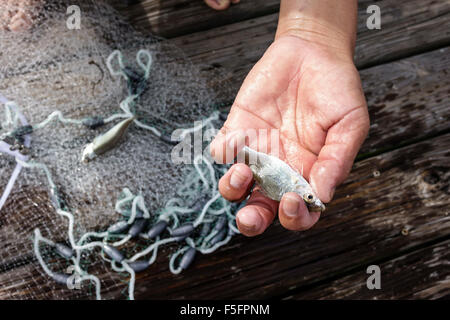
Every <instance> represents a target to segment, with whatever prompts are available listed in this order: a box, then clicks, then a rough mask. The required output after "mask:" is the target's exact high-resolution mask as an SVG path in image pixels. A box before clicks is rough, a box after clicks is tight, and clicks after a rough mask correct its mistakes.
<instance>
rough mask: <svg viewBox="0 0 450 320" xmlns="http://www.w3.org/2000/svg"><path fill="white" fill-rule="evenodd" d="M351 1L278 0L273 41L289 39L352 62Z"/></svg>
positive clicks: (353, 12) (354, 11) (353, 19)
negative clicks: (277, 13) (309, 44)
mask: <svg viewBox="0 0 450 320" xmlns="http://www.w3.org/2000/svg"><path fill="white" fill-rule="evenodd" d="M356 18H357V3H356V1H355V0H339V1H336V0H314V1H309V0H281V7H280V17H279V20H278V28H277V32H276V35H275V39H278V38H281V37H285V36H292V37H297V38H300V39H302V40H304V41H307V42H311V43H313V44H315V45H319V46H321V47H323V48H325V49H329V50H331V51H332V52H334V53H335V54H337V55H340V56H343V57H346V58H350V59H352V60H353V54H354V48H355V42H356Z"/></svg>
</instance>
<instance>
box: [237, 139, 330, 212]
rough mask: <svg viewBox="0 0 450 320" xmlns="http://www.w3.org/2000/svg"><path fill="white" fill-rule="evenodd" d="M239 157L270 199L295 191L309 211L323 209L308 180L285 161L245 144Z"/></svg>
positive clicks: (276, 198)
mask: <svg viewBox="0 0 450 320" xmlns="http://www.w3.org/2000/svg"><path fill="white" fill-rule="evenodd" d="M240 159H242V160H245V164H247V165H248V166H249V167H250V169H251V170H252V172H253V177H254V179H255V181H256V182H257V183H258V184H259V185H260V187H261V191H262V192H263V193H264V194H265V195H266V196H267V197H269V198H270V199H273V200H276V201H280V200H281V197H282V196H283V195H284V194H285V193H287V192H295V193H297V194H299V195H300V196H301V197H302V198H303V200H304V201H305V203H306V206H307V207H308V209H309V210H310V211H323V210H325V205H324V204H323V203H322V202H321V201H320V199H319V198H318V197H317V196H316V195H315V194H314V192H313V190H312V188H311V186H310V185H309V183H308V181H306V180H305V178H303V177H302V175H300V174H299V173H298V172H297V171H295V170H294V169H292V168H291V167H290V166H289V165H288V164H287V163H286V162H284V161H282V160H280V159H278V158H277V157H274V156H271V155H268V154H265V153H262V152H258V151H255V150H253V149H251V148H249V147H247V146H245V147H244V148H243V149H242V151H240V154H239V155H238V161H239V160H240Z"/></svg>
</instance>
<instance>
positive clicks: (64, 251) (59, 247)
mask: <svg viewBox="0 0 450 320" xmlns="http://www.w3.org/2000/svg"><path fill="white" fill-rule="evenodd" d="M55 251H56V253H57V254H59V255H60V256H61V257H63V258H66V259H70V258H72V257H73V250H72V248H70V247H68V246H66V245H65V244H63V243H57V244H55Z"/></svg>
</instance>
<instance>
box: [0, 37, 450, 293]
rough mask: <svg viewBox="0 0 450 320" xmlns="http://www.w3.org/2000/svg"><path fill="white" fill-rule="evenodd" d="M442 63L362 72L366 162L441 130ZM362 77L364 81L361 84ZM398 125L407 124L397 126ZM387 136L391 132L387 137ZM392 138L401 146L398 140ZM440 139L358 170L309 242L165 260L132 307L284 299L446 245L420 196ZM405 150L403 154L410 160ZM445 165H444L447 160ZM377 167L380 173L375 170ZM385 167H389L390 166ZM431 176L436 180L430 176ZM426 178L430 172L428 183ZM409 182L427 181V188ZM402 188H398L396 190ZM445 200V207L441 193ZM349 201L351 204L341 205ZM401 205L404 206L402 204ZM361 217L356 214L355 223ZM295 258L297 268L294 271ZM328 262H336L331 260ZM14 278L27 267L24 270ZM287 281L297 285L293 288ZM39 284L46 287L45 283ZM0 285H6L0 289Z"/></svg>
mask: <svg viewBox="0 0 450 320" xmlns="http://www.w3.org/2000/svg"><path fill="white" fill-rule="evenodd" d="M226 45H227V42H224V43H223V48H224V47H226ZM365 50H366V49H365ZM367 50H368V49H367ZM261 52H262V51H261ZM448 56H449V55H448V49H443V50H442V51H440V50H438V51H435V52H432V53H428V54H424V55H420V56H417V57H413V58H410V59H405V60H404V61H401V62H398V63H391V64H387V65H385V66H379V67H376V68H370V69H367V70H363V71H362V72H361V74H362V78H363V83H367V84H365V90H366V93H367V94H368V99H369V106H370V110H371V116H372V122H373V123H374V124H375V125H377V126H372V128H371V134H370V137H369V139H368V140H367V141H368V142H366V144H365V146H364V148H363V151H364V152H372V151H374V150H379V149H380V147H384V146H385V145H388V146H391V145H392V146H393V145H397V144H398V143H400V142H402V141H404V140H408V139H410V138H413V137H415V138H418V139H421V138H424V137H427V136H430V135H435V134H438V133H439V132H442V131H445V130H448V119H449V114H448V106H446V105H445V103H446V101H447V100H448V96H449V83H448V79H447V78H448V76H447V77H446V75H448ZM234 58H235V59H236V57H234ZM230 59H231V57H230ZM236 60H239V59H236ZM241 61H242V60H241ZM365 72H368V73H367V75H366V76H364V73H365ZM365 77H367V78H365ZM231 79H233V81H234V83H235V84H236V85H238V84H239V83H238V82H236V81H235V79H237V78H234V77H233V78H231ZM446 99H447V100H446ZM411 104H414V105H411ZM402 106H403V107H402ZM408 110H409V112H408ZM405 117H406V118H408V117H409V118H408V119H407V120H405V119H404V118H405ZM387 124H389V126H388V125H387ZM421 125H422V126H421ZM417 128H419V130H417ZM392 130H398V131H394V132H393V133H390V131H392ZM417 131H419V132H417ZM403 134H404V135H403ZM399 135H400V137H401V139H399V138H398V137H399ZM444 137H448V136H444ZM439 139H442V137H441V138H439ZM439 139H438V140H436V139H434V140H432V141H438V143H436V142H434V143H433V144H431V145H427V143H421V144H419V145H417V149H414V150H415V151H411V153H407V152H405V154H402V152H400V154H398V153H397V154H396V156H392V154H393V153H392V152H391V153H388V154H384V155H382V156H379V157H376V158H371V159H368V160H365V161H363V162H361V163H359V164H357V166H356V170H360V171H357V173H355V174H352V176H351V177H350V179H349V180H348V181H347V182H346V184H345V185H344V186H343V187H342V188H341V189H339V190H338V195H337V199H336V200H335V201H334V202H333V204H332V205H331V207H330V210H329V211H328V212H327V213H326V214H325V215H324V217H323V219H322V221H321V222H320V224H319V225H318V226H317V227H316V228H315V229H313V230H311V231H308V232H307V233H304V234H290V233H286V232H284V230H282V229H281V228H280V227H274V228H272V230H270V231H269V233H268V234H266V235H264V237H260V238H258V239H243V238H241V239H237V240H235V241H234V242H233V243H232V244H231V245H230V246H228V247H227V248H224V249H223V250H222V251H221V252H222V253H216V254H213V255H210V256H208V257H203V258H200V259H199V260H198V261H197V263H196V264H195V267H194V269H192V270H188V272H187V273H185V274H184V275H182V276H179V277H174V276H172V275H171V274H170V273H168V271H167V260H166V259H162V260H161V262H159V263H158V264H157V265H155V266H153V267H152V268H151V271H149V273H151V276H149V275H148V274H143V275H140V276H139V277H140V280H139V281H140V282H139V283H140V285H139V287H138V288H137V290H138V293H139V294H138V297H153V298H176V297H183V296H184V297H191V298H194V297H200V298H201V297H209V298H211V297H214V298H220V297H233V298H236V297H268V296H274V295H282V294H284V292H285V291H286V290H287V289H288V288H289V287H292V286H303V285H310V284H311V283H315V282H316V281H318V280H317V279H327V278H328V277H329V276H332V275H339V274H342V273H343V272H346V271H347V270H351V269H352V268H354V266H355V264H356V265H364V264H365V263H366V262H367V263H368V262H369V261H373V260H374V259H378V258H379V257H380V256H381V257H386V256H389V257H390V256H391V255H392V256H395V255H397V254H398V253H399V252H402V250H409V249H410V248H414V247H415V246H419V245H420V244H421V243H423V242H426V241H432V240H433V239H436V237H441V236H445V235H448V221H447V220H439V218H440V216H439V213H438V212H437V211H438V210H439V209H441V210H445V208H447V207H448V202H445V201H444V200H442V199H441V196H442V194H441V193H439V192H441V191H436V190H431V191H430V190H428V189H427V188H429V187H430V185H431V186H433V185H435V184H436V183H434V184H433V183H432V182H433V181H435V180H436V177H435V175H436V172H437V174H439V173H440V172H441V170H442V168H445V169H448V168H447V167H445V163H443V164H442V163H441V162H442V161H443V160H442V159H441V157H442V154H441V153H442V148H444V149H443V150H446V149H448V138H447V141H444V142H442V140H439ZM371 141H372V142H371ZM370 143H373V144H370ZM377 143H379V144H377ZM439 143H441V145H439ZM366 145H367V146H368V147H366ZM366 148H367V149H366ZM410 148H411V147H408V148H405V149H402V151H405V150H413V149H410ZM421 152H422V153H423V155H422V156H421V157H419V158H418V157H417V154H419V153H421ZM387 155H391V156H390V157H387ZM445 156H446V157H447V158H448V156H449V155H448V154H446V155H445ZM384 157H387V158H384ZM376 159H378V161H380V162H381V163H382V164H383V165H382V166H379V163H378V162H377V161H376ZM380 159H381V160H380ZM382 159H384V160H382ZM374 161H375V162H374ZM389 161H393V162H394V163H392V165H388V163H389ZM411 161H413V162H411ZM414 161H419V162H420V161H422V162H427V161H429V163H426V165H424V164H423V163H419V164H420V165H421V166H422V167H420V166H419V167H418V168H416V167H414V166H415V165H417V163H416V164H414ZM447 162H448V161H447ZM411 163H412V164H411ZM361 165H364V166H365V167H364V169H358V168H359V167H358V166H361ZM440 167H442V168H440ZM436 168H437V169H436ZM380 169H381V170H380ZM435 169H436V170H437V171H433V170H435ZM377 170H378V171H381V176H380V177H383V179H380V178H378V179H375V180H371V179H372V178H371V177H370V174H371V172H373V171H377ZM408 170H409V171H408ZM420 170H424V171H423V172H422V171H420ZM427 170H431V171H430V172H429V173H427ZM403 171H404V172H403ZM385 172H386V173H387V176H386V177H385ZM417 173H420V174H419V175H417ZM422 173H423V176H422V175H421V174H422ZM414 177H416V178H414ZM408 179H410V180H411V179H412V180H413V181H412V182H411V181H410V180H408ZM414 179H422V180H423V181H425V180H428V181H431V183H428V182H426V181H425V182H423V181H422V182H421V181H420V180H417V181H415V180H414ZM402 181H405V183H401V182H402ZM437 184H438V185H440V186H441V188H443V189H445V182H444V186H442V181H441V182H437ZM438 187H439V186H438ZM447 188H448V180H447ZM397 189H399V190H397ZM403 189H406V190H403ZM436 192H437V193H438V194H437V193H436ZM442 192H445V190H444V191H442ZM446 192H447V198H448V189H447V191H446ZM347 195H350V196H349V197H346V196H347ZM344 196H345V197H344ZM402 197H406V198H404V199H401V198H402ZM408 210H413V213H414V214H412V215H411V216H409V214H410V212H408ZM359 211H361V212H360V213H358V212H359ZM407 215H408V216H407ZM425 217H426V218H430V219H431V220H432V221H433V222H434V221H437V223H434V224H432V225H431V227H430V226H429V225H425V226H419V227H417V228H414V229H412V231H413V232H411V233H410V234H409V237H407V236H404V237H401V236H400V235H399V230H400V229H402V228H403V226H404V225H408V226H409V225H410V226H414V227H415V226H416V225H420V224H421V223H423V222H424V219H425ZM427 223H428V221H427ZM427 226H428V227H427ZM436 226H437V227H436ZM433 227H435V228H433ZM30 228H31V227H30ZM373 228H374V229H375V232H374V235H370V236H369V235H367V234H366V233H370V232H372V231H374V230H372V229H373ZM30 230H31V229H30ZM0 233H1V232H0ZM327 233H332V234H333V236H335V237H333V238H331V237H330V236H328V237H327V236H324V235H326V234H327ZM322 236H324V237H325V238H324V239H323V240H319V241H317V243H316V241H315V240H317V237H322ZM354 237H355V238H356V240H355V242H354V243H353V244H351V243H350V241H351V240H353V238H354ZM385 237H387V239H385ZM320 239H321V238H320ZM325 240H326V241H325ZM408 240H409V241H408ZM297 243H299V244H302V245H305V247H304V248H307V249H306V251H305V253H302V254H301V255H299V254H298V245H297ZM359 243H363V245H367V246H369V248H370V249H377V250H379V251H381V249H380V248H383V246H386V247H387V248H388V249H387V250H386V252H382V253H381V254H380V253H379V252H378V253H377V252H372V253H366V252H365V251H362V249H361V248H357V246H358V244H359ZM346 252H347V253H346ZM365 254H366V255H365ZM163 255H164V253H163ZM283 257H285V258H283ZM286 257H287V258H286ZM295 257H299V258H300V259H302V261H300V262H299V261H296V260H297V258H295ZM333 257H338V258H336V260H334V259H332V258H333ZM294 258H295V259H294ZM341 259H343V260H345V261H343V262H345V263H341V262H342V261H341ZM21 268H25V269H26V268H35V266H31V265H29V266H26V265H25V266H23V267H21ZM327 269H328V272H326V270H327ZM23 272H24V271H23V269H22V270H21V272H19V271H17V272H15V271H14V270H9V271H7V272H4V273H3V274H2V275H1V277H2V279H9V280H8V281H10V283H11V284H17V281H14V279H16V280H17V279H24V281H25V282H26V281H27V280H26V278H24V277H23ZM276 272H279V275H274V274H275V273H276ZM197 273H198V274H200V275H198V274H197ZM295 277H298V278H299V281H298V282H296V281H295ZM285 278H287V280H285ZM292 279H294V280H292ZM38 280H39V279H38ZM38 280H36V279H35V278H33V280H32V281H31V282H30V283H22V284H23V285H24V288H25V289H26V290H28V291H29V290H32V289H33V287H32V285H33V283H38V282H36V281H38ZM42 281H44V282H45V281H47V279H45V278H43V280H42ZM238 282H242V286H241V284H239V288H236V287H238V285H236V283H238ZM0 283H4V282H2V280H1V279H0ZM196 283H197V285H196ZM259 286H261V287H262V288H261V289H260V290H259V289H257V287H259ZM25 289H24V290H25ZM150 291H152V292H150ZM155 292H157V294H156V293H155ZM112 294H114V293H112ZM4 295H5V297H7V296H8V295H7V291H4ZM24 296H26V295H21V294H19V295H18V296H16V297H24ZM68 296H69V294H68Z"/></svg>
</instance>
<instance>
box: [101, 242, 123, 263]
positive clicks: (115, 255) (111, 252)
mask: <svg viewBox="0 0 450 320" xmlns="http://www.w3.org/2000/svg"><path fill="white" fill-rule="evenodd" d="M103 252H105V254H106V255H107V256H108V257H110V258H111V259H113V260H114V261H117V262H122V261H123V259H124V256H123V253H122V252H120V251H119V250H118V249H116V248H114V247H112V246H110V245H107V244H105V245H103Z"/></svg>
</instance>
